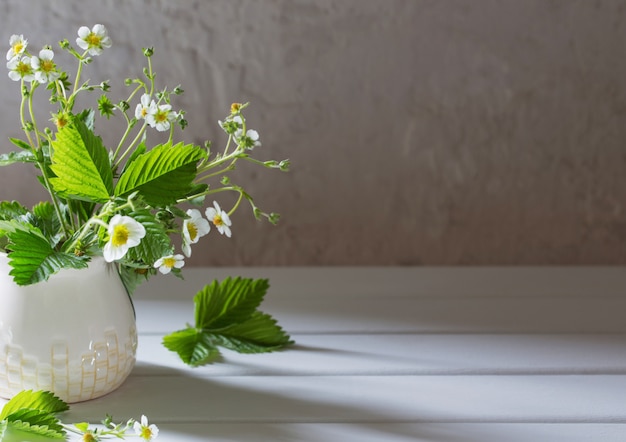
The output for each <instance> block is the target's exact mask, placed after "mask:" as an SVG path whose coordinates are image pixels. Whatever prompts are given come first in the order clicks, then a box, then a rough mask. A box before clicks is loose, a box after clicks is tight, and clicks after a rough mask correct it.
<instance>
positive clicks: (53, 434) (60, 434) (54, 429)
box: [7, 408, 65, 439]
mask: <svg viewBox="0 0 626 442" xmlns="http://www.w3.org/2000/svg"><path fill="white" fill-rule="evenodd" d="M7 422H8V423H9V426H10V427H11V429H16V430H19V431H25V432H28V433H32V434H37V435H39V436H45V437H49V438H57V439H62V438H64V436H65V430H64V429H63V426H62V425H61V421H60V420H59V419H58V418H56V417H55V416H54V415H53V414H52V413H50V412H47V411H42V410H38V409H32V408H22V409H20V410H19V411H16V412H15V413H12V414H10V415H9V416H7Z"/></svg>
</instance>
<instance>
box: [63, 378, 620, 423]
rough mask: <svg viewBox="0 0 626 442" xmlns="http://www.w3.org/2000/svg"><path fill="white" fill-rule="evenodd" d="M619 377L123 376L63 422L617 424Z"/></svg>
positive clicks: (83, 404) (618, 416)
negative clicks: (142, 418) (142, 417)
mask: <svg viewBox="0 0 626 442" xmlns="http://www.w3.org/2000/svg"><path fill="white" fill-rule="evenodd" d="M624 391H626V376H624V375H597V376H579V375H572V376H550V375H547V376H544V375H535V376H523V375H520V376H507V375H502V376H461V375H460V376H236V377H233V376H216V377H210V376H206V377H202V376H197V375H194V374H193V373H190V372H184V373H181V375H180V376H175V377H173V376H141V377H131V378H129V379H128V380H127V382H126V383H125V384H124V385H122V387H121V388H120V389H118V390H116V391H115V392H113V393H111V394H109V395H107V396H105V397H103V398H101V399H99V400H98V401H91V402H85V403H80V404H76V405H74V407H73V409H72V410H70V412H69V413H68V415H67V419H69V420H70V421H81V420H87V421H91V422H94V421H97V420H98V419H100V418H101V417H102V416H103V414H104V413H107V412H109V413H111V412H114V413H115V415H116V416H117V418H118V419H126V418H128V417H133V416H136V415H137V414H139V413H144V414H147V415H148V416H150V417H151V419H152V420H154V421H155V422H249V423H250V422H265V423H268V422H274V423H316V422H326V423H333V422H335V423H341V422H344V423H348V422H351V423H354V422H370V423H371V422H386V423H394V422H413V423H418V422H500V423H505V422H508V423H626V408H625V407H624V398H623V392H624Z"/></svg>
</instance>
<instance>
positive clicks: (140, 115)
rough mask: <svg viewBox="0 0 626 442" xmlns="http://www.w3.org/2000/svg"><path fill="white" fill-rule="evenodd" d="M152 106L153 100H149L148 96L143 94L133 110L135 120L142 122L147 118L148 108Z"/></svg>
mask: <svg viewBox="0 0 626 442" xmlns="http://www.w3.org/2000/svg"><path fill="white" fill-rule="evenodd" d="M153 104H154V100H151V99H150V95H148V94H143V95H142V96H141V103H139V104H137V107H136V108H135V118H137V119H138V120H143V119H145V118H146V117H147V116H148V113H149V112H150V107H151V106H152V105H153Z"/></svg>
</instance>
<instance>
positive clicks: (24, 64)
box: [7, 55, 35, 81]
mask: <svg viewBox="0 0 626 442" xmlns="http://www.w3.org/2000/svg"><path fill="white" fill-rule="evenodd" d="M7 69H9V78H10V79H11V80H13V81H20V80H24V81H33V80H35V71H33V67H32V66H31V61H30V57H29V56H27V55H25V56H23V57H21V58H20V57H14V58H12V59H11V60H9V61H8V62H7Z"/></svg>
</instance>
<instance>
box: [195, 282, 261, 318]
mask: <svg viewBox="0 0 626 442" xmlns="http://www.w3.org/2000/svg"><path fill="white" fill-rule="evenodd" d="M268 287H269V282H268V280H267V279H257V280H253V279H243V278H239V277H238V278H235V279H232V278H227V279H225V280H224V281H222V283H221V284H218V282H217V281H213V283H212V284H210V285H207V286H205V287H204V288H203V289H202V290H201V291H200V292H198V293H197V294H196V296H195V297H194V302H195V306H196V310H195V320H196V327H198V328H202V329H211V330H216V329H221V328H225V327H229V326H231V325H233V324H236V323H240V322H244V321H246V320H247V319H248V318H250V316H252V314H253V313H254V311H255V310H256V309H257V307H258V306H259V304H261V301H263V297H264V296H265V293H266V292H267V289H268Z"/></svg>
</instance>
